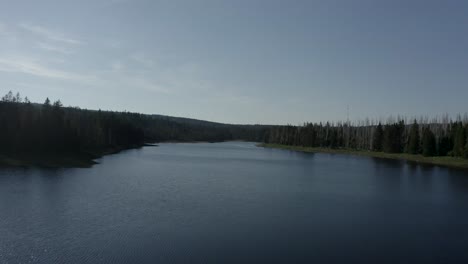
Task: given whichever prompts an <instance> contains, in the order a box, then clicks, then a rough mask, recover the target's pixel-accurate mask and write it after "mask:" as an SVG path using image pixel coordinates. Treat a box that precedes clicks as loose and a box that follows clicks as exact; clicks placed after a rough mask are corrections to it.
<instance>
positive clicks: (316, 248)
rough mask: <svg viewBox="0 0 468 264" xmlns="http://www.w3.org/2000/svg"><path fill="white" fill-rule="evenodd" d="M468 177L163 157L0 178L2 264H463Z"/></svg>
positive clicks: (272, 159) (403, 165)
mask: <svg viewBox="0 0 468 264" xmlns="http://www.w3.org/2000/svg"><path fill="white" fill-rule="evenodd" d="M467 249H468V173H467V171H461V170H451V169H447V168H439V167H431V166H420V165H415V164H412V163H407V162H404V161H395V160H382V159H373V158H368V157H358V156H347V155H333V154H310V153H299V152H292V151H285V150H275V149H265V148H257V147H255V144H254V143H240V142H226V143H214V144H209V143H198V144H161V145H160V146H159V147H146V148H143V149H139V150H129V151H125V152H122V153H119V154H116V155H110V156H106V157H104V158H102V159H101V160H100V164H98V165H96V166H93V167H92V168H88V169H59V170H45V169H2V170H0V263H188V262H190V263H226V262H231V263H245V262H257V263H258V262H266V263H272V262H281V263H292V262H296V263H311V262H315V263H366V262H367V263H421V262H422V263H468V250H467Z"/></svg>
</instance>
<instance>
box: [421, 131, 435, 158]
mask: <svg viewBox="0 0 468 264" xmlns="http://www.w3.org/2000/svg"><path fill="white" fill-rule="evenodd" d="M422 141H423V144H422V152H423V155H424V156H426V157H430V156H435V155H436V140H435V136H434V133H432V131H431V130H430V129H429V128H424V131H423V140H422Z"/></svg>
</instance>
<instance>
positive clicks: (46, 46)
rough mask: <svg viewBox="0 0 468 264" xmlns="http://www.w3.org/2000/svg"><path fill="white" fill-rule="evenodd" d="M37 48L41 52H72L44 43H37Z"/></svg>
mask: <svg viewBox="0 0 468 264" xmlns="http://www.w3.org/2000/svg"><path fill="white" fill-rule="evenodd" d="M37 46H38V47H39V48H41V49H43V50H47V51H52V52H58V53H62V54H70V53H72V51H71V50H69V49H67V48H64V47H59V46H56V45H51V44H49V43H45V42H38V43H37Z"/></svg>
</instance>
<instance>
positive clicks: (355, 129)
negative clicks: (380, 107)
mask: <svg viewBox="0 0 468 264" xmlns="http://www.w3.org/2000/svg"><path fill="white" fill-rule="evenodd" d="M265 142H266V143H272V144H283V145H292V146H303V147H322V148H344V149H353V150H365V151H378V152H387V153H409V154H422V155H424V156H454V157H464V158H468V118H467V117H466V116H465V117H464V118H461V117H458V118H457V119H456V120H452V119H450V118H449V117H448V116H444V117H443V118H441V119H433V120H428V119H427V118H420V119H419V121H418V120H416V119H414V120H413V121H412V122H408V121H407V120H404V119H403V118H400V117H399V118H397V120H393V119H390V120H389V121H387V122H386V123H382V122H378V123H375V122H371V121H369V120H366V121H365V122H359V123H358V124H351V123H349V122H338V123H336V124H333V123H330V122H326V123H325V124H323V123H305V124H304V125H302V126H292V125H287V126H274V127H272V128H271V129H270V130H269V131H268V132H267V134H266V135H265Z"/></svg>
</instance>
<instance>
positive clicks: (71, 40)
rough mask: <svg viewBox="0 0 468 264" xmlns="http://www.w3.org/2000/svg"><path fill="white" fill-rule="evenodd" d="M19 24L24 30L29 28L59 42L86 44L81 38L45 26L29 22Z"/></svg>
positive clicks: (32, 31) (37, 33) (30, 30)
mask: <svg viewBox="0 0 468 264" xmlns="http://www.w3.org/2000/svg"><path fill="white" fill-rule="evenodd" d="M19 26H20V27H21V28H22V29H24V30H27V31H29V32H31V33H34V34H36V35H39V36H42V37H44V38H46V39H49V40H52V41H57V42H62V43H67V44H72V45H80V44H84V42H83V41H81V40H77V39H75V38H71V37H68V36H65V34H63V33H60V32H57V31H53V30H50V29H48V28H45V27H41V26H36V25H31V24H27V23H21V24H19Z"/></svg>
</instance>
